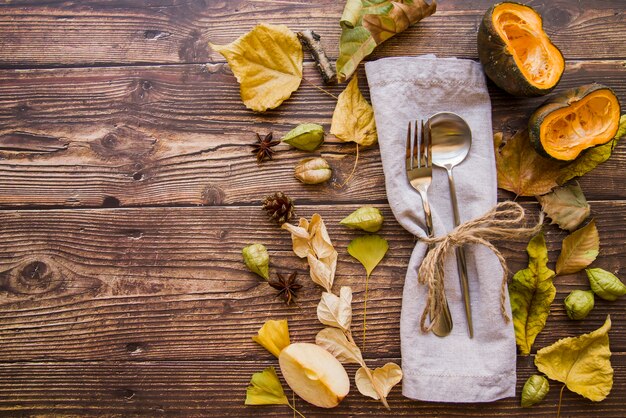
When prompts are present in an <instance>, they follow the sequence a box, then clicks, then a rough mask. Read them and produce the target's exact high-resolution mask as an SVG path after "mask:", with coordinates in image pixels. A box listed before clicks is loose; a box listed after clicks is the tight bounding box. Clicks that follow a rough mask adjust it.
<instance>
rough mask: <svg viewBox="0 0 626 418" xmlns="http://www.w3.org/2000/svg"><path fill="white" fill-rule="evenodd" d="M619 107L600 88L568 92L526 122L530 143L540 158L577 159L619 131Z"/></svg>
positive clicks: (612, 96)
mask: <svg viewBox="0 0 626 418" xmlns="http://www.w3.org/2000/svg"><path fill="white" fill-rule="evenodd" d="M620 112H621V110H620V105H619V101H618V100H617V97H616V96H615V93H613V90H611V89H610V88H608V87H606V86H603V85H601V84H587V85H584V86H581V87H578V88H575V89H571V90H567V91H565V92H563V93H561V94H558V95H556V96H554V97H553V98H552V99H550V100H548V101H547V102H545V103H544V104H542V105H541V106H539V108H537V110H535V111H534V112H533V114H532V116H531V117H530V120H529V122H528V128H529V130H528V132H529V136H530V140H531V142H532V143H533V145H534V146H535V149H536V150H537V151H538V152H539V153H541V154H542V155H545V156H548V157H552V158H555V159H557V160H563V161H571V160H574V159H576V157H578V156H579V155H580V153H581V152H583V151H584V150H586V149H587V148H591V147H595V146H597V145H602V144H606V143H607V142H609V141H610V140H611V139H613V137H614V136H615V134H616V133H617V129H618V128H619V119H620Z"/></svg>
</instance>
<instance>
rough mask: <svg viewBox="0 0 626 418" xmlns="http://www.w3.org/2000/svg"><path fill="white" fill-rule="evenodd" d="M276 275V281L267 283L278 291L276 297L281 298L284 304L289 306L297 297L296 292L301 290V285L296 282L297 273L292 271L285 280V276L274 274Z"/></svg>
mask: <svg viewBox="0 0 626 418" xmlns="http://www.w3.org/2000/svg"><path fill="white" fill-rule="evenodd" d="M276 275H277V276H278V279H277V280H275V281H270V282H268V283H269V285H270V286H272V287H273V288H274V289H276V290H278V295H277V296H278V297H279V298H283V300H284V301H285V303H286V304H287V305H289V304H291V302H294V301H295V299H296V298H297V297H298V295H297V293H298V290H300V289H302V285H301V284H298V281H297V279H296V278H297V276H298V272H297V271H294V272H293V273H291V274H290V275H289V277H287V278H285V276H283V275H282V274H280V273H276Z"/></svg>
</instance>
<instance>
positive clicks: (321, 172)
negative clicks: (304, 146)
mask: <svg viewBox="0 0 626 418" xmlns="http://www.w3.org/2000/svg"><path fill="white" fill-rule="evenodd" d="M332 175H333V170H332V169H331V168H330V165H329V164H328V161H326V160H325V159H323V158H321V157H311V158H304V159H302V160H300V162H299V163H298V165H296V168H295V171H294V176H295V177H296V178H297V179H298V180H300V181H301V182H302V183H304V184H319V183H324V182H325V181H328V180H329V179H330V178H331V177H332Z"/></svg>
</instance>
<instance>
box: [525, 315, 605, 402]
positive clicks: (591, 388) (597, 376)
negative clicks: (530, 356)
mask: <svg viewBox="0 0 626 418" xmlns="http://www.w3.org/2000/svg"><path fill="white" fill-rule="evenodd" d="M610 329H611V317H610V316H607V317H606V321H605V323H604V325H602V326H601V327H600V328H598V329H597V330H595V331H593V332H590V333H589V334H583V335H581V336H579V337H569V338H563V339H561V340H558V341H557V342H556V343H554V344H552V345H551V346H549V347H545V348H542V349H541V350H539V351H538V352H537V355H536V356H535V365H536V366H537V368H538V369H539V371H540V372H542V373H544V374H545V375H546V376H548V377H549V378H550V379H552V380H557V381H559V382H562V383H565V385H566V386H567V388H568V389H569V390H571V391H572V392H576V393H578V394H579V395H582V396H584V397H585V398H587V399H590V400H592V401H595V402H599V401H602V400H603V399H604V398H606V397H607V396H608V394H609V393H610V392H611V388H612V387H613V368H612V367H611V350H610V348H609V334H608V333H609V330H610Z"/></svg>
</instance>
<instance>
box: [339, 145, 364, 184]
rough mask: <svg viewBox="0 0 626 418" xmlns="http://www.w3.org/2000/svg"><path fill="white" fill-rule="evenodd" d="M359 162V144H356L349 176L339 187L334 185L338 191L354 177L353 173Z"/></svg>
mask: <svg viewBox="0 0 626 418" xmlns="http://www.w3.org/2000/svg"><path fill="white" fill-rule="evenodd" d="M358 162H359V144H358V143H357V144H356V157H355V158H354V165H353V166H352V171H351V172H350V175H349V176H348V178H347V179H345V181H344V182H343V183H341V184H339V185H337V183H335V186H336V187H337V188H338V189H342V188H343V187H344V186H345V185H346V184H348V182H349V181H350V179H351V178H352V176H353V175H354V172H355V171H356V166H357V164H358Z"/></svg>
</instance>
